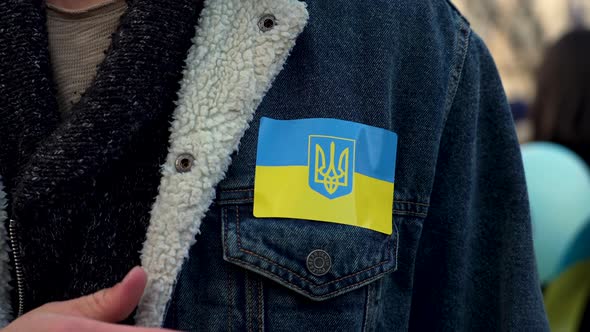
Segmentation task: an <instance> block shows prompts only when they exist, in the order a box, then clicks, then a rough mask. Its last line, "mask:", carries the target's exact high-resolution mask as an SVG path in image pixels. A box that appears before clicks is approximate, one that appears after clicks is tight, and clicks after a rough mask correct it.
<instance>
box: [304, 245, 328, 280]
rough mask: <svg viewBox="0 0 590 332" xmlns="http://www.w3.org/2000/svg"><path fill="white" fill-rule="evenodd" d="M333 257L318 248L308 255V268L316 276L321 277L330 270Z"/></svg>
mask: <svg viewBox="0 0 590 332" xmlns="http://www.w3.org/2000/svg"><path fill="white" fill-rule="evenodd" d="M331 267H332V259H331V258H330V255H328V253H327V252H325V251H323V250H321V249H317V250H314V251H312V252H311V253H309V255H307V269H308V270H309V272H311V274H313V275H314V276H318V277H321V276H323V275H324V274H326V273H328V271H330V268H331Z"/></svg>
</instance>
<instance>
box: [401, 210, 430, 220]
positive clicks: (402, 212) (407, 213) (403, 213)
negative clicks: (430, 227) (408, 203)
mask: <svg viewBox="0 0 590 332" xmlns="http://www.w3.org/2000/svg"><path fill="white" fill-rule="evenodd" d="M393 213H397V214H399V215H403V216H406V215H407V216H414V217H422V218H426V217H427V216H428V214H427V213H421V212H412V211H406V210H393Z"/></svg>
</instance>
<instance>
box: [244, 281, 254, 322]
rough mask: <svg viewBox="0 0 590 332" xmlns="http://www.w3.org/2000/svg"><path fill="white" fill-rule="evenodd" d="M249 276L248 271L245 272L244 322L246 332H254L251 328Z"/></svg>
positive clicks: (250, 287)
mask: <svg viewBox="0 0 590 332" xmlns="http://www.w3.org/2000/svg"><path fill="white" fill-rule="evenodd" d="M249 275H250V274H249V273H248V271H246V272H245V277H246V320H247V321H248V332H254V327H253V322H252V320H253V319H252V316H254V314H253V312H254V310H253V307H254V305H253V304H252V286H251V282H250V276H249Z"/></svg>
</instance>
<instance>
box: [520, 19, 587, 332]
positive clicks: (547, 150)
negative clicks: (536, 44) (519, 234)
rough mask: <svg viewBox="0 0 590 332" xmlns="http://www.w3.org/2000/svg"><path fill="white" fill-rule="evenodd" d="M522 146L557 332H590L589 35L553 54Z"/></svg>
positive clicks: (571, 39)
mask: <svg viewBox="0 0 590 332" xmlns="http://www.w3.org/2000/svg"><path fill="white" fill-rule="evenodd" d="M530 122H531V124H532V129H533V141H534V142H533V143H529V144H525V145H524V146H523V159H524V166H525V173H526V178H527V185H528V189H529V196H530V203H531V215H532V220H533V234H534V240H535V241H534V242H535V252H536V257H537V265H538V268H539V274H540V277H541V281H542V282H543V284H544V285H545V286H546V288H545V305H546V308H547V312H548V315H549V320H550V324H551V328H552V330H553V331H588V330H589V329H590V319H589V317H590V316H589V315H588V313H586V314H585V315H584V312H588V305H587V304H588V299H589V295H590V260H589V259H590V170H589V166H590V31H589V30H585V29H577V30H574V31H572V32H570V33H568V34H566V35H565V36H563V37H562V38H561V39H560V40H558V41H557V42H556V43H555V44H554V45H552V46H551V47H550V48H548V50H547V52H546V54H545V58H544V60H543V61H542V64H541V66H540V69H539V72H538V83H537V94H536V98H535V100H534V102H533V103H532V106H531V110H530Z"/></svg>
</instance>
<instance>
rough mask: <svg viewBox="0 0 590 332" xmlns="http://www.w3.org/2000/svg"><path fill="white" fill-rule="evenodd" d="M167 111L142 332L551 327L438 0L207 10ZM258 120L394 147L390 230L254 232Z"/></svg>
mask: <svg viewBox="0 0 590 332" xmlns="http://www.w3.org/2000/svg"><path fill="white" fill-rule="evenodd" d="M177 105H178V106H177V109H176V110H175V112H174V120H173V122H172V124H171V136H170V148H169V154H168V157H167V159H166V162H165V163H164V165H163V166H162V180H161V184H160V188H159V195H158V197H157V198H156V201H155V203H154V206H153V209H152V211H151V221H150V226H149V229H148V231H147V234H146V241H145V243H144V246H143V250H142V265H143V266H144V268H145V269H146V271H147V272H148V274H149V275H150V281H149V283H148V287H147V290H146V293H145V295H144V297H143V298H142V301H141V303H140V305H139V308H138V311H137V315H136V320H137V323H138V324H139V325H146V326H164V327H167V328H172V329H179V330H186V331H221V330H228V331H263V330H267V331H292V330H296V329H298V330H301V331H406V330H412V331H478V330H483V331H497V330H507V331H511V330H524V331H546V330H548V328H547V322H546V318H545V312H544V308H543V303H542V298H541V292H540V287H539V282H538V278H537V275H536V272H535V271H536V268H535V263H534V255H533V248H532V240H531V225H530V217H529V208H528V198H527V192H526V185H525V181H524V176H523V170H522V164H521V157H520V153H519V146H518V141H517V138H516V135H515V132H514V126H513V122H512V118H511V114H510V110H509V108H508V104H507V101H506V97H505V95H504V91H503V88H502V84H501V81H500V78H499V76H498V73H497V70H496V68H495V65H494V62H493V60H492V58H491V56H490V54H489V52H488V50H487V49H486V47H485V45H484V43H483V42H482V41H481V39H480V38H479V37H478V36H477V35H476V34H475V33H474V32H473V31H472V30H471V28H470V26H469V24H468V22H467V21H466V20H465V19H464V18H463V17H462V16H461V15H460V14H459V13H458V12H457V10H456V9H455V8H454V7H453V6H452V5H450V4H449V3H448V2H447V1H444V0H417V1H416V0H411V1H410V0H395V1H383V0H375V1H352V0H337V1H322V0H306V1H305V2H301V1H298V0H208V1H207V2H206V4H205V8H204V10H203V12H202V14H201V20H200V21H199V26H198V28H197V34H196V37H195V39H194V45H193V47H192V48H191V50H190V51H189V55H188V58H187V60H186V69H185V72H184V78H183V80H182V82H181V89H180V91H179V94H178V102H177ZM263 117H267V118H272V119H280V120H296V119H306V118H333V119H341V120H347V121H351V122H355V123H360V124H364V125H370V126H373V127H378V128H383V129H387V130H390V131H393V132H395V133H396V134H397V137H398V146H397V156H396V157H397V163H396V171H395V179H396V182H395V193H394V204H393V206H392V210H391V213H392V216H393V233H392V234H391V235H386V234H383V233H379V232H375V231H373V230H369V229H365V228H359V227H354V226H347V225H340V224H334V223H326V222H319V221H302V220H296V219H285V218H264V219H261V218H256V217H254V215H253V202H254V191H253V189H254V179H255V167H256V154H257V144H258V139H259V135H258V134H259V128H260V122H261V118H263ZM285 148H289V147H285ZM0 217H1V215H0ZM318 249H319V250H322V252H323V253H325V254H327V255H328V256H329V258H330V262H329V264H330V266H329V270H328V271H327V272H326V273H325V274H323V275H317V274H314V273H312V272H311V271H310V270H309V269H308V267H307V264H306V262H307V260H308V256H309V254H310V253H311V252H313V251H315V250H318Z"/></svg>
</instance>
